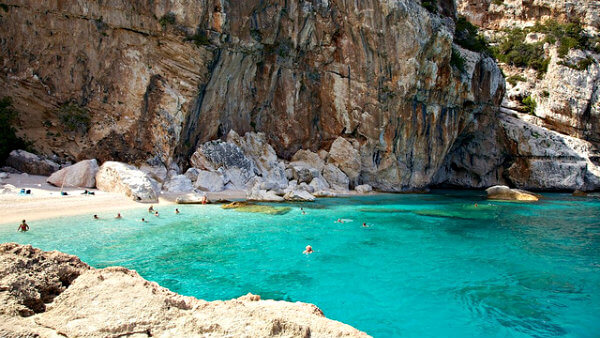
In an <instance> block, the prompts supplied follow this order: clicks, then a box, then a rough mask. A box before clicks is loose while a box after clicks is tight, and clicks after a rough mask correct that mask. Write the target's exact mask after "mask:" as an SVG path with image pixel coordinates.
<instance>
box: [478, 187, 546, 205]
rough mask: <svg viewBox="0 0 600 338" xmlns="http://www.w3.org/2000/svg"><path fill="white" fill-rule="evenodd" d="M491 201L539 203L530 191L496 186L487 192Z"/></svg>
mask: <svg viewBox="0 0 600 338" xmlns="http://www.w3.org/2000/svg"><path fill="white" fill-rule="evenodd" d="M485 192H486V193H487V198H488V199H491V200H511V201H537V200H538V197H537V196H536V195H534V194H532V193H530V192H528V191H525V190H520V189H511V188H509V187H507V186H505V185H496V186H493V187H489V188H487V189H486V190H485Z"/></svg>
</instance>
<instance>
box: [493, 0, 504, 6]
mask: <svg viewBox="0 0 600 338" xmlns="http://www.w3.org/2000/svg"><path fill="white" fill-rule="evenodd" d="M492 3H493V4H494V5H502V4H504V0H492Z"/></svg>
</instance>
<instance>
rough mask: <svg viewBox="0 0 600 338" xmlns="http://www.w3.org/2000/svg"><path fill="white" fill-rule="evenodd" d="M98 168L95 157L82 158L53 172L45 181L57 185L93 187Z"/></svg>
mask: <svg viewBox="0 0 600 338" xmlns="http://www.w3.org/2000/svg"><path fill="white" fill-rule="evenodd" d="M98 169H99V167H98V162H97V161H96V160H95V159H92V160H84V161H80V162H77V163H75V164H73V165H72V166H68V167H66V168H62V169H60V170H59V171H57V172H55V173H53V174H52V175H50V177H48V179H47V180H46V182H48V183H50V184H52V185H54V186H57V187H62V186H63V185H64V186H65V187H81V188H94V187H95V186H96V173H97V172H98Z"/></svg>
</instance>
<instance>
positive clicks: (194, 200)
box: [175, 193, 208, 204]
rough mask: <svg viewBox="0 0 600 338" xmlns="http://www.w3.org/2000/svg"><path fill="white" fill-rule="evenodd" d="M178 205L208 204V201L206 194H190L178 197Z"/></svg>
mask: <svg viewBox="0 0 600 338" xmlns="http://www.w3.org/2000/svg"><path fill="white" fill-rule="evenodd" d="M175 203H177V204H204V203H208V199H207V198H206V195H205V194H204V193H201V194H199V193H189V194H185V195H182V196H178V197H177V198H176V199H175Z"/></svg>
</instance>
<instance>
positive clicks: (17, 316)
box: [0, 243, 367, 337]
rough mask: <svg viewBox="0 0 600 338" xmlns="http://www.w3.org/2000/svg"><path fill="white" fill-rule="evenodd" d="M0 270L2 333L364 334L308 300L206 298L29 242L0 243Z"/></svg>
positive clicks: (248, 297) (0, 333) (156, 334)
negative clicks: (35, 247)
mask: <svg viewBox="0 0 600 338" xmlns="http://www.w3.org/2000/svg"><path fill="white" fill-rule="evenodd" d="M0 269H1V270H0V272H1V273H0V285H1V286H2V290H3V291H2V292H0V297H3V298H4V299H2V300H3V302H2V304H3V305H6V306H3V307H2V310H1V313H0V335H2V336H3V337H24V336H31V337H33V336H59V335H62V336H69V337H82V336H87V337H100V336H131V335H133V336H135V335H140V336H141V335H144V336H149V335H152V336H159V337H166V336H180V337H182V336H247V335H250V336H260V337H271V336H277V337H282V336H284V337H300V336H302V337H304V336H314V337H333V336H335V337H367V335H366V334H365V333H363V332H360V331H358V330H356V329H354V328H352V327H350V326H348V325H345V324H342V323H340V322H336V321H333V320H329V319H327V318H325V317H324V316H323V313H322V312H321V310H319V308H317V307H316V306H314V305H311V304H305V303H288V302H284V301H273V300H258V299H260V297H259V296H254V295H250V296H248V295H246V296H243V297H240V298H238V299H233V300H229V301H224V302H223V301H215V302H206V301H203V300H199V299H196V298H193V297H185V296H181V295H178V294H176V293H173V292H171V291H169V290H167V289H165V288H162V287H160V286H158V285H157V284H156V283H153V282H148V281H146V280H144V279H143V278H142V277H140V276H139V275H138V274H137V273H136V272H135V271H131V270H127V269H125V268H122V267H109V268H105V269H101V270H96V269H93V268H90V267H89V266H88V265H87V264H85V263H82V262H81V261H80V260H79V259H78V258H77V257H75V256H70V255H66V254H63V253H59V252H43V251H41V250H39V249H34V248H32V247H31V246H21V245H17V244H14V243H5V244H0ZM52 300H53V302H52V304H51V305H49V306H48V305H46V304H47V303H49V302H50V301H52ZM26 316H29V317H26Z"/></svg>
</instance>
